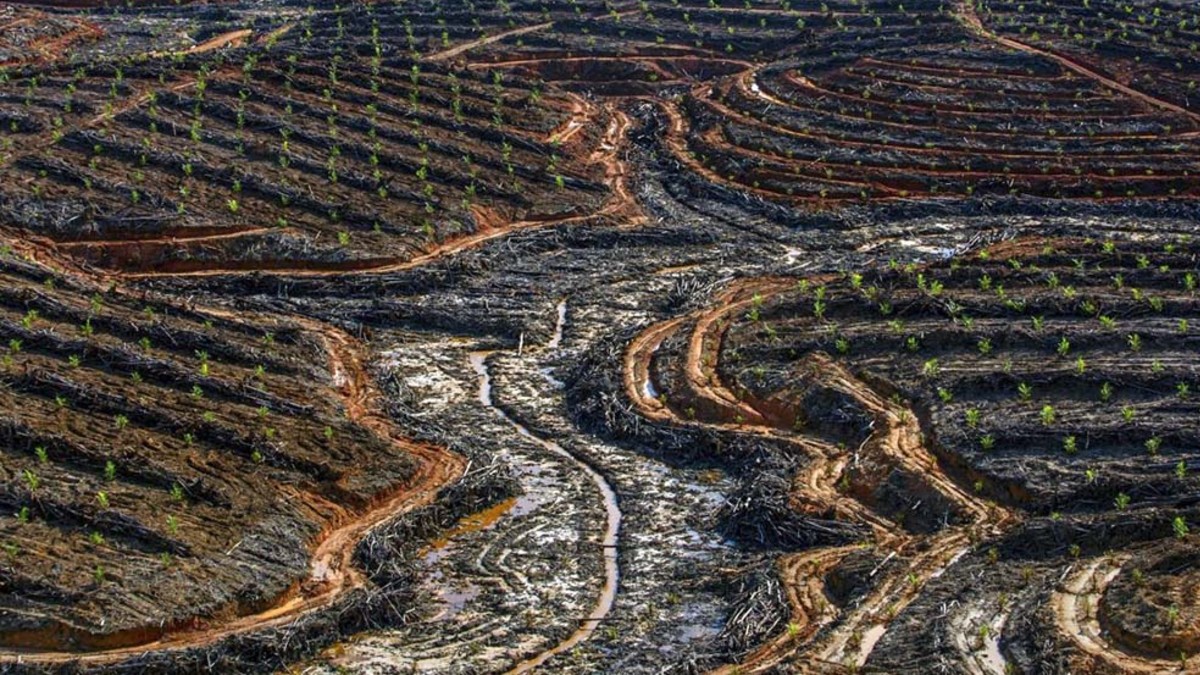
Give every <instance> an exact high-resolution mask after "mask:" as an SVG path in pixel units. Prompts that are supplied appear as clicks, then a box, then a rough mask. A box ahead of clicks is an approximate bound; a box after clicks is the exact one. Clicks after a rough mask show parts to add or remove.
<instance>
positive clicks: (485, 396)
mask: <svg viewBox="0 0 1200 675" xmlns="http://www.w3.org/2000/svg"><path fill="white" fill-rule="evenodd" d="M565 317H566V303H565V302H563V303H559V322H558V326H557V327H556V328H555V334H554V337H553V338H552V339H551V340H550V342H549V343H547V347H548V348H553V347H551V345H556V344H557V342H558V341H560V340H561V339H562V325H563V322H564V319H565ZM492 353H493V352H486V351H484V352H471V354H470V355H469V356H468V361H469V362H470V364H471V368H472V369H473V370H474V371H475V373H476V374H477V375H478V376H479V402H480V403H482V404H483V405H484V406H485V407H487V408H491V409H492V410H494V411H495V412H496V414H497V415H498V416H500V417H501V418H502V419H503V420H504V421H506V422H508V423H509V424H510V425H512V426H513V428H515V429H516V430H517V433H519V434H521V435H522V436H524V437H526V438H528V439H530V440H531V441H533V442H535V443H537V444H538V445H541V446H542V447H544V448H545V449H547V450H549V451H550V452H552V453H554V454H556V455H559V456H561V457H562V458H563V459H565V460H567V461H569V462H571V463H572V464H574V465H576V466H578V467H579V469H580V470H581V471H582V472H583V473H585V474H586V475H587V476H588V478H589V479H591V481H592V482H593V483H594V484H595V485H596V487H597V488H598V489H599V490H600V494H601V495H602V496H603V499H604V510H605V516H606V518H605V521H606V523H605V529H604V537H603V539H602V540H601V546H603V547H604V585H603V587H602V588H601V589H600V597H599V598H598V599H597V600H596V604H595V606H594V607H593V608H592V612H591V614H589V615H588V617H587V618H586V619H584V621H583V623H582V624H581V625H580V627H579V629H578V630H576V631H575V632H574V633H572V634H571V635H570V636H569V637H568V638H567V639H566V640H563V641H562V642H560V643H559V644H557V645H555V646H554V647H552V648H551V649H548V650H546V651H544V652H542V653H541V654H538V655H537V656H535V657H533V658H531V659H528V660H526V661H522V662H521V663H518V664H517V665H516V667H514V668H513V669H512V670H511V671H509V672H510V673H524V672H527V671H529V670H532V669H534V668H536V667H538V666H540V665H542V664H543V663H545V662H546V661H547V660H549V659H550V658H552V657H553V656H555V655H557V654H561V653H563V652H566V651H568V650H570V649H571V648H573V647H574V646H575V645H577V644H579V643H580V642H583V641H584V640H586V639H587V638H588V637H590V636H591V634H592V633H593V632H595V630H596V627H597V626H598V625H599V623H600V621H602V620H603V619H604V618H605V617H606V616H608V613H609V612H610V611H611V610H612V607H613V603H614V602H615V600H616V597H617V586H618V582H619V580H620V565H619V562H618V557H617V553H618V549H617V543H618V538H619V535H620V529H621V509H620V506H619V505H618V504H617V493H616V492H615V491H614V490H613V488H612V486H611V485H609V483H608V481H607V480H605V478H604V476H602V475H600V473H599V472H598V471H596V470H595V469H593V468H592V467H591V466H590V465H588V464H587V463H586V462H583V461H581V460H579V459H578V458H577V457H575V456H574V455H572V454H571V453H570V452H567V451H566V450H565V449H564V448H563V447H562V446H561V445H559V444H558V443H555V442H553V441H549V440H546V439H543V438H540V437H538V436H536V435H534V434H533V433H532V432H531V431H529V429H527V428H526V427H525V426H524V425H522V424H520V423H518V422H516V421H515V420H513V419H512V418H511V417H509V416H508V414H507V413H505V412H504V411H503V410H501V409H500V408H498V407H496V405H495V404H494V402H493V400H492V378H491V374H490V373H489V372H488V366H487V358H488V356H490V355H491V354H492Z"/></svg>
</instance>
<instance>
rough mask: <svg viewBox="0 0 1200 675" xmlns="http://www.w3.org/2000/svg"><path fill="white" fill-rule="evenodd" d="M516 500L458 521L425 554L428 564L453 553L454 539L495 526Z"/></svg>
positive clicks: (434, 541)
mask: <svg viewBox="0 0 1200 675" xmlns="http://www.w3.org/2000/svg"><path fill="white" fill-rule="evenodd" d="M516 503H517V500H516V498H511V499H506V500H504V501H502V502H500V503H499V504H496V505H495V506H492V507H491V508H488V509H486V510H484V511H480V512H479V513H473V514H471V515H469V516H466V517H465V518H463V519H462V520H460V521H458V524H457V525H455V526H454V527H452V528H450V529H449V530H446V531H445V532H444V533H442V535H441V536H440V537H438V538H437V539H434V540H433V542H432V543H430V545H429V551H428V552H427V553H426V554H425V562H426V563H435V562H437V561H439V560H441V559H442V558H444V557H446V555H448V554H449V553H450V551H451V549H452V548H453V547H452V544H453V541H452V540H453V539H454V538H455V537H460V536H462V535H464V534H469V533H471V532H481V531H483V530H486V529H488V528H490V527H491V526H493V525H495V524H496V522H497V521H499V520H500V518H502V517H503V516H504V514H506V513H508V512H509V511H510V510H512V508H513V507H514V506H515V505H516Z"/></svg>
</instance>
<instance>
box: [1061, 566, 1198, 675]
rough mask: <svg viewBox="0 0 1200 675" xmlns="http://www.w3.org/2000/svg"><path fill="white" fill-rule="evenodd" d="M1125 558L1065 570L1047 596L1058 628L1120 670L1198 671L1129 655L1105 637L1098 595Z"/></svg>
mask: <svg viewBox="0 0 1200 675" xmlns="http://www.w3.org/2000/svg"><path fill="white" fill-rule="evenodd" d="M1127 559H1128V557H1127V556H1120V557H1114V558H1107V557H1106V558H1097V559H1095V560H1090V561H1087V562H1084V563H1081V564H1080V565H1081V566H1080V567H1079V568H1078V569H1071V570H1069V571H1068V572H1067V575H1066V577H1065V578H1064V579H1063V581H1062V583H1061V584H1060V585H1059V588H1058V589H1057V590H1056V591H1055V592H1054V596H1053V598H1052V599H1051V608H1052V609H1053V611H1054V620H1055V623H1056V624H1057V625H1058V629H1059V630H1060V631H1061V632H1062V634H1063V635H1066V636H1068V637H1069V638H1070V639H1071V641H1072V642H1074V643H1075V646H1077V647H1078V648H1079V649H1080V650H1081V651H1083V652H1084V653H1086V654H1088V655H1090V656H1092V657H1093V658H1096V659H1098V660H1100V661H1102V662H1104V663H1105V664H1107V665H1109V666H1111V667H1113V668H1115V669H1117V670H1119V671H1120V672H1123V673H1169V672H1191V673H1195V672H1200V671H1198V667H1197V666H1196V665H1194V664H1193V665H1192V666H1191V667H1189V666H1188V665H1187V664H1184V663H1180V662H1179V661H1177V660H1171V661H1169V660H1166V659H1156V658H1152V657H1147V656H1141V655H1137V654H1131V653H1129V652H1128V651H1126V650H1124V649H1122V648H1121V647H1119V646H1117V645H1115V644H1113V643H1112V642H1110V641H1109V640H1108V639H1107V638H1106V637H1105V631H1104V629H1103V628H1101V626H1100V621H1099V619H1098V618H1097V616H1098V614H1099V609H1100V602H1101V598H1103V597H1104V592H1105V590H1106V589H1107V588H1108V586H1109V584H1111V583H1112V581H1113V579H1116V577H1117V575H1119V574H1120V573H1121V568H1122V566H1123V565H1124V563H1125V562H1126V561H1127Z"/></svg>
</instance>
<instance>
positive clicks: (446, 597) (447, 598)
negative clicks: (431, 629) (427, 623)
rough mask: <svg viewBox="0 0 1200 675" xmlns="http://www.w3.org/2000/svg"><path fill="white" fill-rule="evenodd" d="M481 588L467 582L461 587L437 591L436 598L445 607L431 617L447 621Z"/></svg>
mask: <svg viewBox="0 0 1200 675" xmlns="http://www.w3.org/2000/svg"><path fill="white" fill-rule="evenodd" d="M482 592H483V589H481V588H479V587H478V586H476V585H475V584H467V585H466V586H463V587H462V588H459V589H455V590H449V589H447V590H443V591H440V592H439V593H438V599H439V600H441V601H442V603H443V604H444V605H445V607H443V608H442V611H441V612H439V613H438V615H437V616H435V617H434V618H433V620H434V621H448V620H450V619H452V618H454V617H455V616H458V614H459V613H461V612H462V611H463V609H465V608H466V606H467V603H469V602H471V601H472V600H474V599H476V598H478V597H479V595H480V593H482Z"/></svg>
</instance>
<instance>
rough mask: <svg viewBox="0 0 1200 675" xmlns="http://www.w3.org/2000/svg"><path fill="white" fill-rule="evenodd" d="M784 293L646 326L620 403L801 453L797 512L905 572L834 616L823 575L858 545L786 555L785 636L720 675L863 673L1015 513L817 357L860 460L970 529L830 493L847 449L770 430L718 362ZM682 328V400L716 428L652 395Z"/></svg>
mask: <svg viewBox="0 0 1200 675" xmlns="http://www.w3.org/2000/svg"><path fill="white" fill-rule="evenodd" d="M791 283H792V282H791V281H790V280H784V279H759V280H750V281H740V282H735V283H733V284H731V285H730V287H729V288H728V289H727V290H726V291H724V292H723V293H721V294H719V295H718V296H717V297H716V299H715V300H714V302H713V304H712V305H711V306H710V307H708V308H705V309H701V310H697V311H695V312H693V313H691V314H687V315H683V316H679V317H674V318H671V319H668V320H665V321H662V322H659V323H656V324H653V325H651V326H650V327H648V328H647V329H646V330H644V331H643V332H642V333H641V334H639V335H638V336H636V337H635V338H634V339H633V340H632V341H631V342H630V344H629V346H628V348H627V350H626V352H625V357H624V360H623V366H622V371H623V373H622V376H623V378H624V385H625V391H626V394H627V395H628V397H629V398H630V400H631V401H632V402H633V403H634V406H635V409H636V410H637V411H638V412H639V413H640V414H641V415H643V416H645V417H647V418H648V419H653V420H657V421H660V422H665V423H669V424H676V425H684V426H688V425H690V426H699V427H709V428H714V429H722V430H727V431H736V432H740V433H757V434H762V435H766V436H770V437H773V438H778V439H782V440H785V441H787V442H790V443H792V444H794V445H796V446H798V447H799V448H800V449H801V450H803V451H804V453H805V454H806V455H807V456H808V457H809V458H810V460H811V461H810V463H809V464H808V465H807V466H806V467H805V469H803V470H802V472H801V474H800V475H799V476H797V477H796V479H795V483H794V485H795V488H794V489H795V491H796V494H795V495H794V497H795V499H796V501H797V502H798V507H799V508H801V509H805V510H809V509H811V510H812V511H813V512H816V513H821V512H833V513H836V514H838V515H839V517H842V518H846V519H847V520H849V521H851V522H857V523H860V524H863V525H866V526H868V527H869V528H870V529H871V531H872V532H873V538H874V542H873V543H874V545H875V547H876V549H877V550H878V551H880V552H884V553H887V554H888V555H889V557H896V556H900V558H901V560H902V561H903V562H902V564H900V565H896V566H894V569H892V570H891V571H890V572H888V573H887V574H886V575H885V576H884V577H883V578H882V579H881V580H880V581H879V582H878V583H877V584H876V586H875V588H874V589H873V590H872V591H871V592H870V593H869V594H868V595H867V597H866V598H865V599H864V600H863V601H862V602H861V603H860V604H859V605H858V606H856V607H854V608H851V609H846V610H844V611H841V612H839V611H838V610H837V609H836V608H832V607H831V604H830V602H829V600H828V598H827V597H826V596H825V593H824V586H823V578H824V572H825V571H828V570H829V569H831V568H832V567H833V566H835V565H836V564H837V563H838V562H839V561H840V560H841V559H842V558H843V557H844V556H845V555H847V554H848V553H850V552H852V551H853V550H855V547H838V548H824V549H815V550H812V551H805V552H802V553H796V554H791V555H788V556H784V557H783V558H782V559H781V561H780V578H781V580H782V581H783V582H784V585H785V588H786V592H787V596H788V601H789V604H790V605H791V613H792V617H791V622H790V624H789V626H788V628H787V630H786V631H785V632H784V633H782V634H780V635H778V636H776V637H775V638H773V639H772V640H770V641H768V642H767V643H765V644H764V645H763V646H762V647H760V648H759V649H757V650H755V651H754V652H751V653H750V654H749V655H748V656H747V657H746V658H745V659H744V660H743V661H742V663H740V664H738V665H736V666H727V667H724V668H721V669H718V670H717V671H716V672H717V673H720V674H722V675H731V674H732V673H735V672H736V673H757V672H768V671H770V670H771V669H773V668H775V667H776V666H778V665H779V664H781V663H782V662H784V661H785V660H789V659H794V658H795V657H796V656H797V655H799V654H804V659H803V661H804V662H803V663H801V662H799V661H795V662H793V663H792V665H794V666H797V667H799V668H800V669H801V672H815V671H819V670H820V668H821V667H822V664H825V665H828V664H837V665H849V666H854V667H857V666H859V665H861V664H862V663H863V662H864V661H865V660H866V658H867V656H868V655H869V654H870V651H871V649H872V648H873V647H874V644H875V642H876V641H878V639H879V637H881V636H882V635H883V633H884V632H885V631H886V629H887V624H888V622H889V621H890V619H891V618H892V617H894V616H895V614H896V613H897V612H898V611H899V610H900V609H903V607H904V606H906V605H907V604H908V603H909V602H911V601H912V600H914V599H915V598H916V597H917V595H918V594H919V591H920V589H921V587H922V586H923V585H924V583H925V582H927V581H928V580H929V579H931V578H934V577H936V576H938V575H940V573H941V570H943V569H945V567H947V566H948V565H949V564H951V563H952V562H953V561H954V560H956V559H957V558H959V557H961V556H962V555H963V554H964V553H966V552H967V551H968V550H969V549H970V547H971V545H972V544H971V542H972V541H975V540H977V537H978V536H979V535H983V534H995V533H997V532H999V531H1001V530H1003V529H1006V528H1007V527H1009V526H1011V525H1013V524H1015V522H1016V520H1017V517H1016V515H1015V514H1014V513H1012V512H1010V511H1008V510H1007V509H1003V508H1001V507H999V506H996V505H994V504H991V503H989V502H987V501H985V500H983V499H982V498H980V497H977V496H975V495H973V494H971V493H970V492H968V491H966V490H963V489H962V488H960V487H959V486H958V484H957V483H956V482H955V481H954V480H953V479H951V478H950V477H949V476H947V475H946V474H945V472H944V471H943V470H942V469H941V467H940V465H939V464H938V462H937V460H936V459H935V458H934V457H933V456H932V455H931V454H930V453H929V451H928V450H927V449H926V448H925V447H924V446H923V444H922V442H921V438H922V436H921V430H920V425H919V423H918V422H917V416H916V415H915V414H914V413H913V412H912V411H911V410H908V409H906V408H904V407H902V406H900V405H898V404H894V403H891V402H890V401H887V400H885V399H884V398H883V397H881V396H880V395H879V394H878V393H877V392H875V391H874V390H873V389H871V388H870V387H869V386H867V385H866V384H865V383H864V382H862V381H861V380H860V379H859V378H857V377H855V376H854V375H852V374H851V373H849V372H848V371H847V370H846V369H845V368H844V367H843V366H841V365H840V364H838V363H836V362H835V361H833V360H832V359H830V358H828V357H826V356H824V355H822V354H812V355H810V356H809V357H808V358H807V360H808V361H809V363H808V365H809V366H810V368H809V369H808V370H809V371H811V372H812V373H813V375H812V377H814V378H816V379H818V380H820V381H821V382H822V383H823V384H824V385H825V386H828V387H830V388H833V389H836V390H838V391H840V392H842V393H844V394H846V395H848V396H850V397H852V398H853V399H854V400H855V401H856V402H857V403H858V404H859V405H860V406H862V407H863V408H864V409H865V410H867V411H868V412H870V413H871V414H872V415H873V416H874V418H875V425H874V429H875V431H874V432H873V433H872V436H871V437H870V438H869V439H868V440H867V442H866V443H864V444H863V448H864V449H865V451H867V452H874V453H879V454H880V455H881V456H882V457H883V458H885V459H886V461H888V462H889V463H891V464H893V465H895V466H898V467H900V468H903V469H905V470H907V471H909V472H910V473H912V474H914V475H917V476H922V477H923V478H924V480H926V481H927V482H928V485H929V486H930V487H931V488H932V489H934V490H936V491H937V492H938V493H940V494H941V495H943V496H944V497H945V498H947V499H949V500H951V501H952V502H954V503H955V504H956V505H957V506H958V507H959V508H960V509H961V510H962V511H963V512H964V513H965V514H967V515H968V517H969V519H970V522H969V524H967V525H962V526H956V527H947V528H945V529H943V530H942V531H940V532H938V533H937V534H934V535H930V536H918V535H912V534H908V533H906V532H904V531H902V530H901V529H900V528H899V527H898V526H897V525H896V524H895V523H893V522H891V521H890V520H888V519H886V518H884V517H882V516H880V515H879V514H878V513H876V512H874V511H873V510H872V509H871V508H870V507H869V506H868V505H866V504H863V503H861V502H859V501H857V500H856V499H854V498H852V497H849V496H847V495H843V494H841V493H840V492H839V491H838V490H837V488H836V487H835V485H836V483H837V481H838V479H839V477H840V476H841V475H842V472H843V470H844V469H845V467H846V465H847V462H848V460H847V458H846V452H845V451H842V450H838V449H837V448H835V447H833V446H832V445H830V444H828V443H826V442H823V441H820V440H817V439H815V438H812V437H807V436H804V435H801V434H797V433H793V432H791V431H790V430H785V429H780V428H778V427H776V426H774V425H773V424H772V422H771V421H770V416H769V415H767V414H765V413H762V412H761V411H759V410H757V409H756V408H755V407H754V405H753V403H752V402H749V401H744V400H739V399H738V398H737V397H736V396H735V395H733V393H732V392H731V391H730V390H729V389H728V388H727V387H725V386H724V385H723V384H722V383H721V382H720V378H719V375H718V372H717V368H716V358H717V356H718V355H719V354H720V343H721V341H722V340H723V338H724V332H725V330H726V329H727V327H728V323H729V319H730V317H731V316H733V315H736V314H737V313H741V312H743V311H745V310H747V309H748V308H749V307H750V306H751V305H752V304H753V303H755V302H760V301H761V300H762V299H764V298H766V297H768V296H770V295H772V294H776V293H780V292H783V291H784V290H786V289H787V288H790V287H791ZM689 324H691V325H692V329H691V330H692V333H691V334H690V335H689V336H688V349H687V356H686V363H685V364H684V366H683V367H682V372H683V374H684V386H685V387H686V388H687V392H686V394H685V395H686V396H687V397H688V398H690V399H691V400H696V401H706V402H708V403H709V404H711V405H710V407H709V408H708V409H709V410H713V409H714V408H713V406H715V410H716V412H715V413H713V414H714V415H715V417H714V419H712V420H701V419H692V418H691V417H692V416H689V418H687V419H685V418H684V417H682V416H680V415H679V414H678V413H677V412H676V411H675V410H673V409H672V407H671V406H670V405H668V404H667V402H666V400H665V399H660V398H659V397H658V394H657V389H656V387H655V385H654V382H653V379H652V369H651V363H652V360H653V358H654V355H655V353H656V352H657V350H658V349H659V347H660V345H662V343H663V342H664V341H665V340H666V339H667V338H669V337H670V336H672V335H673V334H675V333H676V332H677V331H678V330H680V329H681V328H682V327H683V326H686V325H689ZM731 420H732V421H731Z"/></svg>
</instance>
